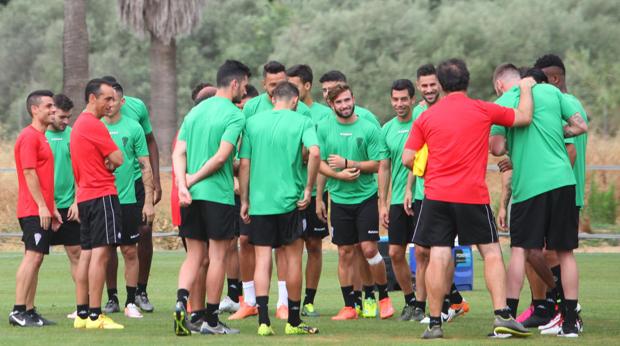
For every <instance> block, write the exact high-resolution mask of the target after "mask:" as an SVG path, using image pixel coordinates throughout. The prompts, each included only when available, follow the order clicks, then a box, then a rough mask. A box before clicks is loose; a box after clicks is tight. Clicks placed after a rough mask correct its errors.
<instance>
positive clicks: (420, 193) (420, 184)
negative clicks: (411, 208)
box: [412, 104, 428, 201]
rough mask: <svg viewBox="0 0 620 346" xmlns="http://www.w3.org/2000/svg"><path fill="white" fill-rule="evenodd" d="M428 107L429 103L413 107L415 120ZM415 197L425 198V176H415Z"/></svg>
mask: <svg viewBox="0 0 620 346" xmlns="http://www.w3.org/2000/svg"><path fill="white" fill-rule="evenodd" d="M427 109H428V106H427V105H420V104H418V105H417V106H415V107H414V108H413V115H412V118H413V121H416V119H418V118H419V117H420V115H422V113H423V112H424V111H425V110H427ZM413 199H417V200H420V201H421V200H423V199H424V177H417V176H416V177H415V194H414V196H413Z"/></svg>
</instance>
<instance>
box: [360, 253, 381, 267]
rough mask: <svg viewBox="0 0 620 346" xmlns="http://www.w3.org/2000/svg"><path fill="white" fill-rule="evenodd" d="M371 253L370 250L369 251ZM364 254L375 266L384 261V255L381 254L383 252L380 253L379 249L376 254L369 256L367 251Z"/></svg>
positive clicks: (370, 263)
mask: <svg viewBox="0 0 620 346" xmlns="http://www.w3.org/2000/svg"><path fill="white" fill-rule="evenodd" d="M368 254H370V252H369V253H368ZM364 256H366V261H367V262H368V264H369V265H371V266H374V265H377V264H379V263H381V262H383V256H381V254H380V253H379V251H376V252H375V254H374V255H373V256H372V257H369V256H368V255H367V254H366V252H364Z"/></svg>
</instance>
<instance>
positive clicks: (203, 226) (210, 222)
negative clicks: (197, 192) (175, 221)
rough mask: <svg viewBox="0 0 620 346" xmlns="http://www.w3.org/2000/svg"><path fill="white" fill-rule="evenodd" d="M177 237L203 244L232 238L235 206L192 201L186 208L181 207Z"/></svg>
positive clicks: (233, 234) (233, 235)
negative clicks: (199, 241) (211, 240)
mask: <svg viewBox="0 0 620 346" xmlns="http://www.w3.org/2000/svg"><path fill="white" fill-rule="evenodd" d="M179 236H180V237H184V238H189V239H195V240H202V241H205V242H207V241H208V240H209V239H213V240H230V239H232V238H234V237H235V206H234V205H228V204H222V203H217V202H211V201H201V200H194V201H193V202H192V204H190V205H189V206H188V207H181V225H180V226H179Z"/></svg>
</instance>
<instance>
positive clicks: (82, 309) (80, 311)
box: [24, 304, 88, 319]
mask: <svg viewBox="0 0 620 346" xmlns="http://www.w3.org/2000/svg"><path fill="white" fill-rule="evenodd" d="M25 310H26V305H24V311H25ZM75 311H77V315H78V317H79V318H81V319H85V318H87V317H88V304H84V305H78V306H77V309H75Z"/></svg>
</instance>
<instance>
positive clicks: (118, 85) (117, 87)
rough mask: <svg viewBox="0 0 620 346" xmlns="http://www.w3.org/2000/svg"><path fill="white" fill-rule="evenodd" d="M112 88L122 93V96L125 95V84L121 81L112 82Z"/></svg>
mask: <svg viewBox="0 0 620 346" xmlns="http://www.w3.org/2000/svg"><path fill="white" fill-rule="evenodd" d="M112 89H114V91H116V92H117V93H119V94H121V96H123V95H125V91H124V90H123V86H122V85H121V84H120V83H114V84H112Z"/></svg>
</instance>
